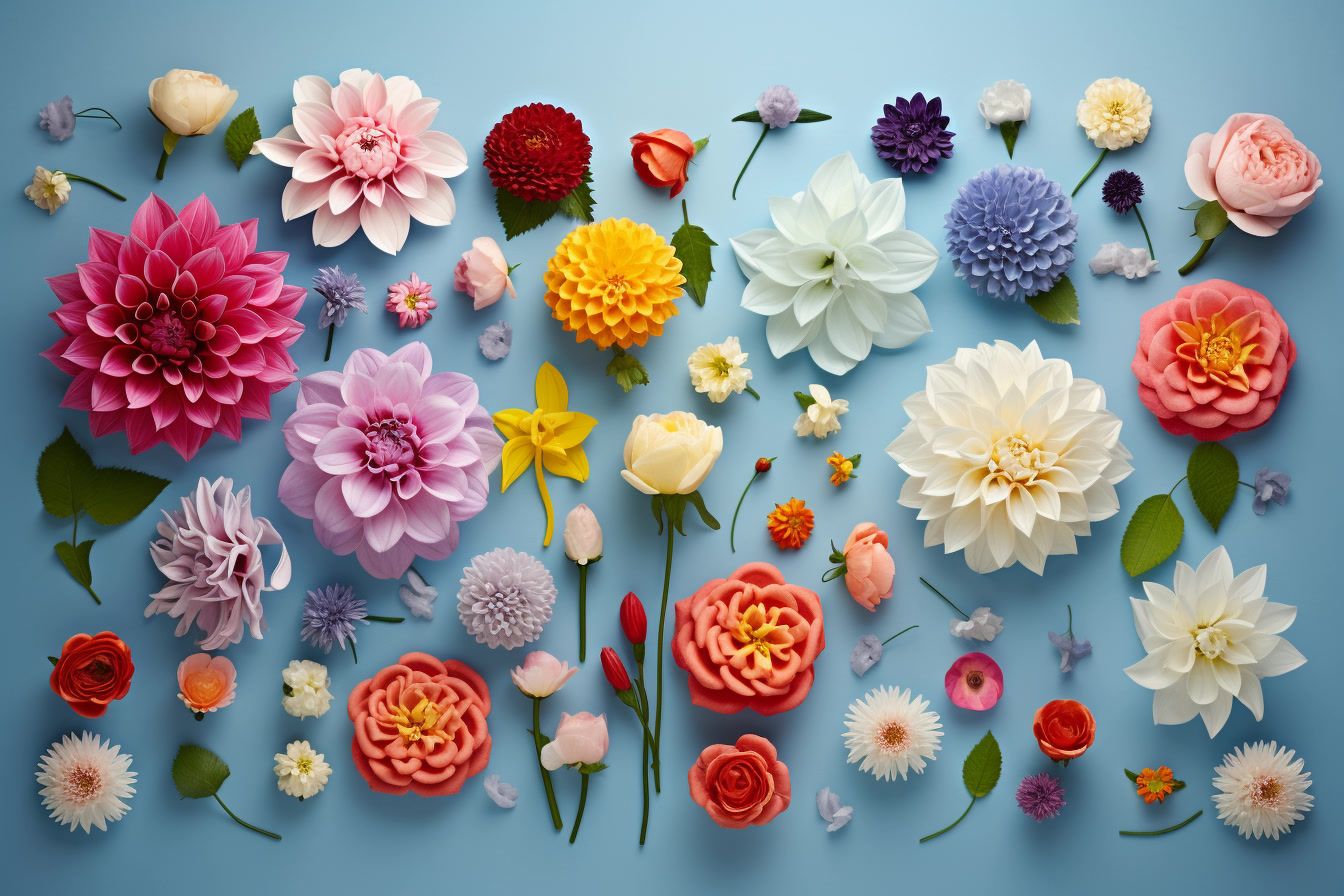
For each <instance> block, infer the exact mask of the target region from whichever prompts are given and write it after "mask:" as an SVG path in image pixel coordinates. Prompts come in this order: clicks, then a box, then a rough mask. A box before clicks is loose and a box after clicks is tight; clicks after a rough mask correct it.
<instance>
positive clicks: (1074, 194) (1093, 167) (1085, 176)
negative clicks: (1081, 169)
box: [1069, 149, 1110, 196]
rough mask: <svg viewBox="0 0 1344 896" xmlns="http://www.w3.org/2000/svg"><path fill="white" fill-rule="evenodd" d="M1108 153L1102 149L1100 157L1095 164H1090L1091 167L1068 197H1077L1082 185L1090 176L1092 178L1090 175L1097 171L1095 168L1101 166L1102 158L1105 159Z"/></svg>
mask: <svg viewBox="0 0 1344 896" xmlns="http://www.w3.org/2000/svg"><path fill="white" fill-rule="evenodd" d="M1108 152H1110V150H1109V149H1103V150H1102V151H1101V155H1099V156H1097V160H1096V161H1095V162H1093V163H1092V167H1091V168H1089V169H1087V173H1086V174H1084V175H1083V179H1082V180H1080V181H1078V186H1076V187H1074V188H1073V192H1072V193H1070V194H1069V195H1070V196H1077V195H1078V191H1079V190H1081V189H1082V188H1083V184H1085V183H1087V179H1088V178H1089V177H1091V176H1092V173H1093V172H1094V171H1096V170H1097V167H1098V166H1100V165H1101V160H1102V159H1104V158H1106V153H1108Z"/></svg>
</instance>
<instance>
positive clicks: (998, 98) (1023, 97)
mask: <svg viewBox="0 0 1344 896" xmlns="http://www.w3.org/2000/svg"><path fill="white" fill-rule="evenodd" d="M978 108H979V109H980V115H981V116H982V117H983V118H984V119H985V127H986V128H988V127H989V126H990V125H999V124H1006V123H1008V122H1010V121H1026V120H1027V119H1028V118H1030V117H1031V91H1030V90H1028V89H1027V85H1025V84H1023V83H1022V82H1021V81H1013V80H1011V79H1010V80H1005V81H995V82H994V83H993V84H991V85H989V86H988V87H986V88H985V89H984V92H983V93H981V94H980V102H979V103H978Z"/></svg>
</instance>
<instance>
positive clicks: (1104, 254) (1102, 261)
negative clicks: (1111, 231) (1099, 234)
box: [1087, 243, 1157, 280]
mask: <svg viewBox="0 0 1344 896" xmlns="http://www.w3.org/2000/svg"><path fill="white" fill-rule="evenodd" d="M1087 266H1088V268H1089V269H1091V271H1092V273H1093V274H1095V275H1096V276H1098V277H1100V276H1102V275H1103V274H1120V275H1121V276H1123V277H1124V278H1125V279H1126V280H1142V279H1143V278H1144V277H1147V276H1148V275H1149V274H1151V273H1152V272H1153V271H1156V270H1157V262H1156V261H1154V260H1153V258H1152V256H1151V255H1149V254H1148V250H1147V249H1145V248H1143V247H1142V246H1140V247H1138V248H1136V249H1131V248H1129V247H1127V246H1126V245H1125V244H1124V243H1106V244H1105V245H1103V246H1102V247H1101V248H1100V249H1098V250H1097V254H1096V255H1094V256H1092V260H1091V261H1089V262H1088V263H1087Z"/></svg>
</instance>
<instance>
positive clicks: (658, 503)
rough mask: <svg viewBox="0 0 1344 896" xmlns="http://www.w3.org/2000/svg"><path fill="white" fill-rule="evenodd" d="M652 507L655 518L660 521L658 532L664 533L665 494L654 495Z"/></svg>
mask: <svg viewBox="0 0 1344 896" xmlns="http://www.w3.org/2000/svg"><path fill="white" fill-rule="evenodd" d="M649 505H650V508H651V509H652V510H653V518H654V520H656V521H657V523H658V534H659V535H662V534H663V496H662V495H653V496H652V499H651V500H650V501H649Z"/></svg>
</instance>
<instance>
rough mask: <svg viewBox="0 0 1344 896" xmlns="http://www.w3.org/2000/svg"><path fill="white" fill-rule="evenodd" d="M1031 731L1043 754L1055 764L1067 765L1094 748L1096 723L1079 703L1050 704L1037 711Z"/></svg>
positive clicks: (1070, 701) (1060, 701) (1056, 702)
mask: <svg viewBox="0 0 1344 896" xmlns="http://www.w3.org/2000/svg"><path fill="white" fill-rule="evenodd" d="M1031 730H1032V733H1033V734H1035V735H1036V745H1037V746H1039V747H1040V748H1041V752H1042V753H1044V754H1045V755H1047V756H1049V757H1050V758H1051V759H1053V760H1055V761H1056V762H1061V761H1062V762H1068V761H1069V760H1070V759H1077V758H1078V757H1079V756H1081V755H1083V754H1084V753H1086V752H1087V748H1088V747H1090V746H1092V741H1093V740H1095V739H1096V736H1097V720H1096V719H1094V718H1092V713H1091V712H1090V711H1089V710H1088V708H1087V707H1086V706H1084V705H1083V704H1081V703H1079V702H1078V701H1077V700H1051V701H1050V702H1049V703H1047V704H1045V705H1044V706H1042V707H1041V708H1040V709H1038V710H1036V720H1035V721H1034V722H1033V723H1032V726H1031Z"/></svg>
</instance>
